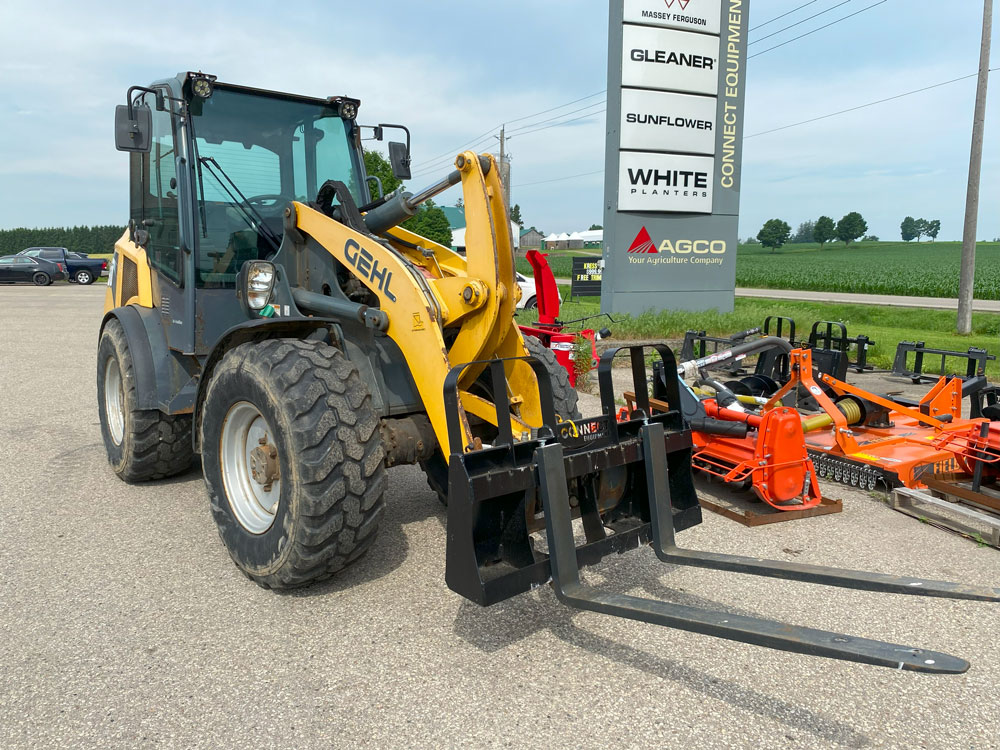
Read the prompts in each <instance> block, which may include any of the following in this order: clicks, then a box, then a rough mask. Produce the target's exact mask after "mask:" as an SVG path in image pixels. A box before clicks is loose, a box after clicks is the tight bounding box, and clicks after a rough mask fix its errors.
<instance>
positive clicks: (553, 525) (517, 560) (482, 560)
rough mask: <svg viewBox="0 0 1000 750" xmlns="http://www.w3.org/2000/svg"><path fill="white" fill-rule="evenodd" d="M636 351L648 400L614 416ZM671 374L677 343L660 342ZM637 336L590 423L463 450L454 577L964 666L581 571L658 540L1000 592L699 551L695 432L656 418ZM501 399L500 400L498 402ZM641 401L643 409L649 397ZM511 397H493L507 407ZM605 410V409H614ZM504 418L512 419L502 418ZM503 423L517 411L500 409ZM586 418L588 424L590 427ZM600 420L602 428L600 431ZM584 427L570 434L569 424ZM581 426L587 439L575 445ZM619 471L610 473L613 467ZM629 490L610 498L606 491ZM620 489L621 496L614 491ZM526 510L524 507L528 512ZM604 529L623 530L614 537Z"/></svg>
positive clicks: (764, 638) (935, 587)
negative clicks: (588, 578)
mask: <svg viewBox="0 0 1000 750" xmlns="http://www.w3.org/2000/svg"><path fill="white" fill-rule="evenodd" d="M625 348H627V349H629V353H630V358H631V365H632V373H633V380H634V386H635V390H636V396H637V402H638V406H639V409H637V410H636V411H635V412H633V414H634V415H636V416H634V418H632V419H628V420H625V421H624V422H616V421H615V409H614V393H613V390H612V389H611V364H612V360H613V358H614V356H615V354H617V353H618V352H619V351H620V350H621V349H625ZM654 348H655V349H656V351H657V353H658V354H659V355H660V357H661V358H662V359H663V362H664V366H665V367H666V371H667V372H674V371H675V370H676V363H675V361H674V357H673V353H672V352H671V351H670V349H669V348H668V347H666V346H663V345H657V346H655V347H654ZM643 349H644V347H641V346H632V347H620V348H617V349H611V350H609V351H607V352H605V354H604V355H603V356H602V357H601V363H600V367H599V372H598V376H599V381H600V384H601V401H602V405H603V408H604V411H605V414H604V415H603V416H602V417H598V418H596V419H595V420H590V421H589V422H585V423H582V424H580V423H578V424H576V425H572V423H565V422H564V423H555V421H554V420H553V422H552V424H551V426H545V427H541V428H539V429H538V430H537V434H536V435H534V436H532V437H531V439H526V440H522V441H519V442H515V441H513V440H510V441H509V442H508V436H501V437H499V438H498V439H497V442H496V443H494V444H493V445H492V446H489V447H486V448H483V449H482V450H468V449H467V450H465V451H464V452H463V451H462V447H461V446H462V443H461V442H460V441H459V442H456V441H454V440H452V441H451V444H452V446H453V450H454V452H453V453H452V456H451V462H450V467H449V505H448V555H447V574H446V578H447V582H448V585H449V587H451V588H452V589H453V590H454V591H456V592H458V593H460V594H462V595H463V596H466V597H467V598H469V599H471V600H472V601H475V602H477V603H479V604H482V605H489V604H493V603H495V602H497V601H501V600H502V599H505V598H508V597H510V596H514V595H516V594H518V593H522V592H524V591H527V590H529V589H530V588H534V587H535V586H537V585H541V584H542V583H547V582H550V581H551V583H552V584H553V587H554V588H555V591H556V595H557V597H558V598H559V600H560V601H562V602H563V603H564V604H567V605H569V606H571V607H575V608H577V609H585V610H589V611H593V612H601V613H604V614H609V615H614V616H617V617H625V618H628V619H633V620H638V621H641V622H648V623H652V624H657V625H664V626H667V627H673V628H677V629H680V630H688V631H691V632H696V633H701V634H704V635H711V636H715V637H717V638H725V639H729V640H733V641H739V642H743V643H751V644H755V645H759V646H766V647H769V648H774V649H778V650H783V651H793V652H797V653H803V654H810V655H814V656H825V657H829V658H835V659H844V660H847V661H855V662H861V663H865V664H873V665H878V666H886V667H892V668H896V669H906V670H912V671H919V672H928V673H949V674H954V673H961V672H964V671H966V670H967V669H968V668H969V664H968V662H966V661H964V660H962V659H959V658H957V657H954V656H950V655H948V654H944V653H940V652H935V651H927V650H924V649H918V648H913V647H910V646H903V645H898V644H891V643H884V642H881V641H875V640H869V639H866V638H856V637H853V636H847V635H841V634H838V633H831V632H826V631H822V630H816V629H813V628H806V627H801V626H796V625H790V624H787V623H782V622H777V621H773V620H767V619H762V618H756V617H748V616H744V615H736V614H731V613H727V612H720V611H713V610H709V609H703V608H699V607H690V606H686V605H680V604H673V603H670V602H661V601H656V600H651V599H644V598H640V597H635V596H630V595H626V594H618V593H612V592H605V591H601V590H599V589H597V588H594V587H592V586H589V585H587V584H585V583H583V582H582V581H581V578H580V567H581V566H583V565H589V564H593V563H595V562H597V561H599V560H600V559H601V558H602V557H603V556H604V555H606V554H609V553H611V552H623V551H625V550H626V549H631V548H634V547H637V546H638V545H639V544H646V543H651V544H652V547H653V550H654V552H655V553H656V556H657V557H658V558H659V559H660V560H662V561H663V562H667V563H671V564H675V565H691V566H695V567H702V568H708V569H714V570H724V571H729V572H736V573H747V574H751V575H760V576H767V577H773V578H784V579H788V580H795V581H804V582H808V583H818V584H825V585H832V586H841V587H845V588H854V589H861V590H867V591H878V592H887V593H900V594H912V595H921V596H937V597H946V598H952V599H971V600H979V601H994V602H996V601H1000V589H997V588H991V587H984V586H968V585H962V584H956V583H946V582H939V581H929V580H923V579H919V578H908V577H900V576H890V575H884V574H880V573H865V572H860V571H852V570H843V569H838V568H828V567H823V566H818V565H807V564H798V563H790V562H784V561H772V560H763V559H758V558H752V557H744V556H739V555H728V554H720V553H713V552H700V551H695V550H688V549H684V548H681V547H678V546H677V545H676V543H675V533H676V532H677V531H680V530H683V529H685V528H689V527H691V526H693V525H696V524H697V523H699V522H700V521H701V514H700V508H699V507H698V505H697V498H695V497H694V491H693V484H692V482H691V471H690V456H691V441H690V432H689V431H688V430H687V429H686V427H685V426H684V424H683V420H682V418H681V416H680V413H679V412H678V411H670V412H668V413H664V414H656V415H653V416H647V415H648V414H649V409H648V390H647V387H646V379H645V361H644V358H643ZM525 359H527V360H528V361H529V363H530V364H531V366H532V367H533V369H534V371H535V373H536V375H537V376H538V381H539V389H540V394H541V397H542V404H543V416H544V418H545V419H546V420H548V419H549V418H551V417H552V416H553V414H554V412H553V409H552V406H551V385H550V384H549V383H548V382H547V380H548V378H547V375H546V373H545V372H544V370H543V369H542V367H541V365H540V364H539V363H538V362H536V361H533V360H532V359H531V358H525ZM503 365H504V361H503V360H493V361H492V362H490V363H489V370H490V373H491V376H492V377H493V380H494V386H493V392H494V393H503V392H505V391H504V390H501V388H502V387H503V383H502V382H498V380H499V381H502V378H503V372H504V366H503ZM464 367H465V365H460V366H459V367H457V368H455V369H453V370H452V372H451V374H449V377H448V379H447V380H446V384H445V400H446V404H448V412H449V420H450V421H451V422H452V423H453V426H454V428H455V429H456V430H458V429H459V423H458V409H457V401H458V396H457V389H456V386H457V380H458V375H459V373H460V372H461V371H462V370H463V369H464ZM667 395H668V399H667V400H668V403H679V402H678V386H677V382H676V378H671V379H669V380H668V394H667ZM501 404H502V401H501ZM644 405H645V406H646V408H645V410H643V406H644ZM503 408H504V407H502V406H499V405H498V412H499V411H500V410H501V409H503ZM609 410H610V411H609ZM498 416H499V417H503V416H505V415H501V414H498ZM497 421H498V423H499V424H505V423H509V421H510V420H509V419H504V418H499V419H498V420H497ZM582 427H585V428H586V429H581V428H582ZM598 429H600V430H603V432H598V431H596V430H598ZM574 433H575V434H574ZM581 434H583V435H584V436H585V437H587V438H590V440H585V441H583V442H582V443H581V442H579V436H580V435H581ZM606 473H610V474H611V475H612V479H611V480H607V481H602V478H606V477H605V474H606ZM608 486H611V487H617V488H619V489H623V491H622V492H621V493H620V495H619V496H618V497H617V498H616V499H617V504H615V505H614V506H608V504H607V498H606V497H605V496H604V493H603V490H604V489H606V488H607V487H608ZM612 494H615V493H612ZM526 511H527V512H526ZM577 512H578V513H579V515H580V518H581V521H582V525H583V529H584V532H585V534H586V538H587V542H586V544H584V545H582V546H579V547H578V546H577V544H576V540H575V538H574V529H573V518H574V515H575V514H576V513H577ZM539 514H541V515H543V516H544V531H545V535H546V541H547V553H545V554H543V553H541V552H539V551H537V550H535V549H534V547H533V546H532V544H531V541H530V540H529V538H528V536H529V531H530V529H531V528H532V521H533V520H534V521H537V520H538V518H537V516H538V515H539ZM608 530H611V531H614V532H615V533H612V534H608V533H607V532H608Z"/></svg>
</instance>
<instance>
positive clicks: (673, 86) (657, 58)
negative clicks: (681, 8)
mask: <svg viewBox="0 0 1000 750" xmlns="http://www.w3.org/2000/svg"><path fill="white" fill-rule="evenodd" d="M622 86H637V87H639V88H646V89H658V90H667V91H690V92H692V93H696V94H715V93H716V91H718V88H719V37H717V36H707V35H705V34H689V33H687V32H685V31H674V30H672V29H659V28H651V27H648V26H626V27H625V28H624V37H623V40H622Z"/></svg>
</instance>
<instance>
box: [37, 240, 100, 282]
mask: <svg viewBox="0 0 1000 750" xmlns="http://www.w3.org/2000/svg"><path fill="white" fill-rule="evenodd" d="M18 255H27V256H28V257H30V258H43V259H45V260H51V261H56V262H57V263H62V264H64V265H65V266H66V269H67V272H68V273H69V280H70V281H75V282H77V283H79V284H93V283H94V282H95V281H97V279H99V278H100V277H101V273H102V272H106V271H107V270H108V262H107V261H106V260H101V259H100V258H94V259H91V258H88V257H87V256H86V255H84V254H83V253H73V252H70V251H69V250H67V249H66V248H64V247H29V248H28V249H27V250H22V251H21V252H19V253H18Z"/></svg>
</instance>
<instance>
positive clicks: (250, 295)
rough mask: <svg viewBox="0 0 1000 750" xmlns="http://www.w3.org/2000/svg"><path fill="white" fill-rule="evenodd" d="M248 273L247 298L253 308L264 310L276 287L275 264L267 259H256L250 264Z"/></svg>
mask: <svg viewBox="0 0 1000 750" xmlns="http://www.w3.org/2000/svg"><path fill="white" fill-rule="evenodd" d="M248 265H249V268H247V273H246V299H247V306H248V307H249V308H250V309H251V310H262V309H264V307H266V306H267V303H268V302H270V301H271V292H272V290H273V289H274V264H273V263H269V262H268V261H266V260H254V261H250V263H249V264H248Z"/></svg>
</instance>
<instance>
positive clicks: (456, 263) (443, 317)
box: [293, 151, 541, 457]
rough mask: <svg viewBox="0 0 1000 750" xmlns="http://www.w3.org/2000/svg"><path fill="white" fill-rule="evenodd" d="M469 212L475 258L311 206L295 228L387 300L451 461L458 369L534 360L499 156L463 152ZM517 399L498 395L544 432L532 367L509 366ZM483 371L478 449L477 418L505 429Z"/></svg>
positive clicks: (513, 413)
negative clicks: (451, 388) (451, 385)
mask: <svg viewBox="0 0 1000 750" xmlns="http://www.w3.org/2000/svg"><path fill="white" fill-rule="evenodd" d="M455 165H456V167H457V168H458V172H459V173H460V175H461V184H462V194H463V200H464V203H465V215H466V257H465V258H462V256H460V255H458V254H457V253H454V252H452V251H451V250H449V249H448V248H445V247H442V246H440V245H437V244H435V243H433V242H431V241H429V240H427V239H425V238H423V237H420V236H419V235H416V234H413V233H411V232H408V231H406V230H405V229H402V228H400V227H393V228H390V229H387V230H385V232H384V234H383V235H382V237H377V236H368V235H365V234H363V233H362V232H359V231H355V230H354V229H351V228H350V227H348V226H346V225H345V224H343V223H341V222H339V221H335V220H334V219H332V218H330V217H329V216H327V215H325V214H324V213H321V212H320V211H317V210H316V209H314V208H310V207H309V206H306V205H305V204H302V203H297V202H296V203H294V204H293V206H294V209H295V212H296V216H295V226H296V228H297V229H298V230H299V231H300V232H301V233H303V234H305V235H308V236H310V237H312V238H313V239H314V240H316V241H317V242H318V243H319V244H320V245H322V246H323V247H324V248H325V249H326V250H327V251H328V252H329V253H330V254H331V255H333V257H335V258H336V259H337V260H338V261H340V263H342V264H343V265H344V266H345V267H346V268H348V269H350V271H351V273H352V274H353V275H354V276H355V277H356V278H357V279H358V280H359V281H360V282H361V283H362V284H364V285H365V287H367V288H368V290H369V291H371V293H372V294H374V295H375V296H377V298H378V306H379V308H380V310H381V311H382V312H383V313H385V315H386V316H387V317H388V327H387V328H386V330H385V333H386V335H388V336H389V337H390V338H391V339H392V340H393V341H394V342H395V343H396V344H397V346H399V348H400V350H401V351H402V353H403V355H404V358H405V361H406V363H407V366H408V367H409V369H410V372H411V374H412V376H413V380H414V383H415V384H416V387H417V390H418V392H419V394H420V397H421V399H422V400H423V404H424V408H425V409H426V412H427V416H428V418H429V419H430V422H431V425H432V427H433V429H434V433H435V435H436V437H437V440H438V444H439V445H440V447H441V450H442V453H443V454H444V456H445V457H448V456H450V455H451V453H452V452H453V451H454V448H453V447H452V446H450V445H449V438H448V429H447V424H446V420H445V413H444V395H443V387H444V381H445V377H446V376H447V373H448V371H449V369H451V368H452V367H454V366H455V365H456V364H462V363H465V362H475V361H477V360H487V359H495V358H504V359H508V358H511V357H521V356H524V355H525V353H526V352H525V349H524V341H523V339H522V338H521V334H520V332H519V331H518V328H517V326H516V325H515V323H514V309H515V306H516V304H517V301H518V299H519V295H520V288H519V287H518V286H517V283H516V277H515V272H514V252H513V246H512V241H511V233H510V224H509V221H508V220H507V211H506V208H505V206H504V203H503V190H502V186H501V183H500V178H499V170H498V169H497V168H496V164H495V162H494V161H493V157H492V156H489V155H483V156H478V155H476V154H474V153H472V152H471V151H466V152H465V153H463V154H459V155H458V157H457V159H456V160H455ZM505 369H506V375H507V392H506V393H496V394H491V395H492V398H493V401H498V402H501V404H505V405H506V406H507V407H509V409H508V410H509V411H510V422H511V430H512V431H513V433H514V434H515V435H521V434H523V433H525V432H527V431H530V429H531V428H533V427H535V428H537V427H540V426H541V408H540V406H539V401H538V396H537V394H538V387H537V385H536V380H535V375H534V373H533V372H532V371H531V368H530V367H528V366H527V365H526V363H525V362H523V361H520V360H511V361H509V362H508V363H507V365H506V368H505ZM481 373H482V367H481V366H470V367H469V368H467V370H466V371H465V372H464V373H463V374H462V376H461V378H460V379H459V387H460V396H461V404H462V409H461V422H462V427H463V432H464V436H463V439H464V445H463V446H461V449H463V450H468V449H470V448H471V447H472V446H473V445H474V444H475V442H476V441H475V437H474V436H473V433H472V429H471V427H470V424H469V418H468V415H469V414H472V415H474V416H476V417H477V418H479V419H481V420H484V421H487V422H493V423H495V422H496V421H497V417H496V413H497V410H496V409H495V407H494V403H492V402H491V401H490V400H489V399H487V398H485V397H484V396H483V394H482V393H472V392H470V388H471V387H472V386H473V384H474V383H475V382H476V380H477V378H478V377H479V376H480V374H481Z"/></svg>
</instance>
